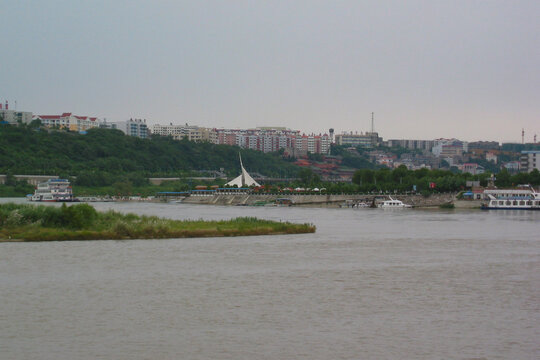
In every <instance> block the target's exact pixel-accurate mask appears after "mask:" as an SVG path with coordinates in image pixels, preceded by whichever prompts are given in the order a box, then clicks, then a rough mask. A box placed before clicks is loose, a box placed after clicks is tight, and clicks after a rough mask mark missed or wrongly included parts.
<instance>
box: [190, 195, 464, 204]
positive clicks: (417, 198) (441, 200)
mask: <svg viewBox="0 0 540 360" xmlns="http://www.w3.org/2000/svg"><path fill="white" fill-rule="evenodd" d="M279 198H287V199H290V200H291V201H292V203H293V204H294V205H295V206H314V207H317V206H320V207H339V206H340V205H342V204H344V203H347V202H353V203H354V202H366V203H372V202H373V201H374V200H375V201H383V200H387V199H388V196H387V195H371V194H370V195H362V194H332V195H311V194H310V195H296V194H294V195H293V194H291V195H284V194H265V195H259V194H257V195H254V194H217V195H202V196H197V195H194V196H193V195H192V196H190V197H187V198H185V199H183V200H182V202H184V203H188V204H206V205H246V206H253V205H264V204H265V203H267V204H271V203H273V202H275V201H276V200H277V199H279ZM392 198H394V199H398V200H401V201H403V202H404V203H405V204H410V205H413V206H414V207H438V206H440V205H442V204H445V203H450V202H453V201H454V200H455V194H433V195H430V196H427V197H426V196H423V195H395V196H394V195H392Z"/></svg>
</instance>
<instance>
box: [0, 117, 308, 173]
mask: <svg viewBox="0 0 540 360" xmlns="http://www.w3.org/2000/svg"><path fill="white" fill-rule="evenodd" d="M239 152H240V153H241V154H242V160H243V162H244V166H245V167H246V169H247V170H248V171H249V172H252V173H255V172H256V173H260V174H262V175H266V176H280V175H281V176H285V175H287V176H294V175H296V174H297V172H298V170H299V168H298V167H297V166H296V165H294V164H292V163H291V162H288V161H285V160H283V159H282V157H281V156H280V155H279V154H264V153H262V152H258V151H253V150H245V149H240V148H239V147H236V146H228V145H216V144H210V143H195V142H191V141H187V140H182V141H177V140H173V139H172V138H169V137H161V136H154V137H152V138H151V139H140V138H135V137H130V136H126V135H124V134H123V133H122V132H121V131H119V130H111V129H92V130H89V131H88V133H87V134H85V135H81V134H79V133H74V132H66V131H58V130H48V129H44V128H34V129H32V128H30V127H28V126H21V127H16V126H9V125H2V126H0V173H8V172H9V173H12V174H57V175H70V176H77V175H79V174H81V173H83V174H84V173H88V172H89V171H101V172H106V173H111V174H120V173H144V174H145V175H146V176H168V175H169V176H178V175H179V174H180V173H185V172H189V171H191V170H219V169H220V168H223V169H224V170H225V172H227V173H229V174H230V175H237V174H238V172H239V170H240V165H239V160H238V153H239Z"/></svg>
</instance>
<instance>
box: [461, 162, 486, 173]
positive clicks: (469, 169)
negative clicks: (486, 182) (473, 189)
mask: <svg viewBox="0 0 540 360" xmlns="http://www.w3.org/2000/svg"><path fill="white" fill-rule="evenodd" d="M460 170H461V171H462V172H464V173H469V174H473V175H478V174H483V173H484V168H483V167H482V166H480V165H478V164H475V163H465V164H463V165H461V166H460Z"/></svg>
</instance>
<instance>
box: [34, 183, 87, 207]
mask: <svg viewBox="0 0 540 360" xmlns="http://www.w3.org/2000/svg"><path fill="white" fill-rule="evenodd" d="M29 200H30V201H46V202H71V201H77V200H75V199H74V198H73V191H72V189H71V186H70V184H69V181H68V180H67V179H49V180H47V181H45V182H42V183H39V184H38V186H37V187H36V190H35V191H34V195H32V196H31V197H29Z"/></svg>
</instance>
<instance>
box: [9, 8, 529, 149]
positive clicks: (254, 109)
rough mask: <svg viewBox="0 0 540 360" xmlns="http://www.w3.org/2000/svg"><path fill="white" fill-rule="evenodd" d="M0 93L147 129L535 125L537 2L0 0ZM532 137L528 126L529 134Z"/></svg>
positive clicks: (443, 130) (471, 130)
mask: <svg viewBox="0 0 540 360" xmlns="http://www.w3.org/2000/svg"><path fill="white" fill-rule="evenodd" d="M0 18H1V20H0V54H2V56H1V57H0V58H1V60H0V101H2V102H5V100H6V99H7V100H9V102H10V104H11V108H13V107H14V101H17V109H18V110H20V111H32V112H33V113H34V114H42V115H47V114H60V113H63V112H73V113H74V114H76V115H87V116H97V117H99V118H106V119H107V121H122V120H126V119H129V118H144V119H146V120H147V122H148V123H149V125H150V126H151V125H153V124H168V123H173V124H185V123H189V124H190V125H199V126H205V127H216V128H253V127H256V126H286V127H289V128H292V129H298V130H301V131H302V132H305V133H324V132H327V131H328V129H329V128H334V129H335V132H336V133H341V132H342V131H355V132H356V131H357V132H365V131H370V129H371V113H372V112H373V113H374V118H375V121H374V124H375V131H377V132H378V133H379V136H381V137H383V138H384V139H435V138H441V137H442V138H459V139H461V140H466V141H477V140H491V141H501V142H510V141H515V142H521V130H522V129H524V130H525V142H532V141H533V136H534V134H536V133H537V134H538V135H540V21H538V19H540V1H538V0H532V1H519V0H513V1H508V0H504V1H495V0H493V1H475V0H463V1H460V0H452V1H450V0H445V1H438V0H425V1H417V0H408V1H401V0H396V1H385V0H381V1H361V0H354V1H352V0H351V1H346V0H343V1H339V0H333V1H330V0H328V1H318V0H304V1H295V0H287V1H279V0H273V1H262V0H261V1H258V0H249V1H248V0H245V1H238V0H223V1H219V0H213V1H204V0H197V1H193V0H190V1H179V0H171V1H159V0H154V1H150V0H148V1H143V0H125V1H124V0H94V1H82V0H64V1H59V0H48V1H41V0H40V1H26V0H7V1H2V2H1V3H0ZM539 140H540V138H539Z"/></svg>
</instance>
